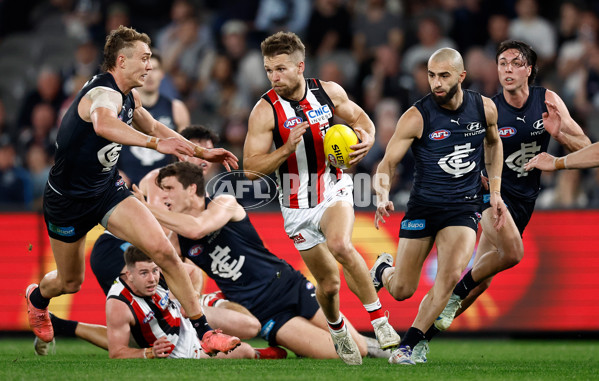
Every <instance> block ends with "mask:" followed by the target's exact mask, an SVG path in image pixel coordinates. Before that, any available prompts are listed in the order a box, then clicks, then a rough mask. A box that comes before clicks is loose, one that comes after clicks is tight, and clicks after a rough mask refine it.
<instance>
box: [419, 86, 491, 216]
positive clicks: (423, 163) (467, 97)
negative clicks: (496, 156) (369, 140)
mask: <svg viewBox="0 0 599 381" xmlns="http://www.w3.org/2000/svg"><path fill="white" fill-rule="evenodd" d="M463 91H464V100H463V102H462V104H461V105H460V107H458V109H457V110H447V109H444V108H442V107H441V106H439V105H438V104H437V103H436V102H435V101H434V99H433V98H432V95H431V94H428V95H427V96H425V97H424V98H422V99H420V100H419V101H418V102H416V103H415V104H414V106H415V107H416V108H417V109H418V111H420V114H421V115H422V119H423V131H422V136H421V137H420V138H419V139H415V140H414V142H413V143H412V147H411V148H412V152H413V153H414V157H415V161H416V170H415V173H414V187H413V188H412V192H411V195H410V200H411V201H415V202H418V203H424V204H434V205H440V204H455V203H471V202H479V201H478V200H479V199H480V196H479V192H480V187H481V182H480V170H481V167H482V166H483V163H484V161H483V141H484V138H485V134H486V131H487V121H486V117H485V110H484V106H483V100H482V97H481V95H480V94H478V93H476V92H474V91H469V90H463Z"/></svg>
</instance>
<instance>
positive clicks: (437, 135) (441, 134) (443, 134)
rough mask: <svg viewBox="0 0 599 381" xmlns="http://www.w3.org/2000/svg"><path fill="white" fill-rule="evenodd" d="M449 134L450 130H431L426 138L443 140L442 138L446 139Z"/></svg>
mask: <svg viewBox="0 0 599 381" xmlns="http://www.w3.org/2000/svg"><path fill="white" fill-rule="evenodd" d="M449 135H451V132H449V131H448V130H437V131H434V132H431V133H430V135H429V136H428V138H429V139H430V140H443V139H447V138H448V137H449Z"/></svg>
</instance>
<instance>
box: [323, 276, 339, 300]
mask: <svg viewBox="0 0 599 381" xmlns="http://www.w3.org/2000/svg"><path fill="white" fill-rule="evenodd" d="M340 289H341V280H340V279H339V278H336V279H327V280H325V281H323V282H318V292H319V293H320V294H322V295H323V296H325V297H326V298H327V299H330V298H332V297H335V296H336V295H337V294H339V290H340Z"/></svg>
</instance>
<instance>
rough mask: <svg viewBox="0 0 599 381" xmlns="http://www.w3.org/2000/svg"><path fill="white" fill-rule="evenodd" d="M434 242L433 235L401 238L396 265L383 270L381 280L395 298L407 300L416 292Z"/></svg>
mask: <svg viewBox="0 0 599 381" xmlns="http://www.w3.org/2000/svg"><path fill="white" fill-rule="evenodd" d="M433 244H434V239H433V238H432V237H425V238H401V239H400V240H399V244H398V245H397V254H396V258H395V267H390V268H387V269H385V270H384V271H383V273H382V277H381V281H382V283H383V287H385V289H387V291H389V293H390V294H391V296H393V298H395V300H399V301H401V300H405V299H408V298H410V297H411V296H412V295H414V292H416V288H417V287H418V283H419V282H420V274H421V272H422V266H423V265H424V261H425V260H426V257H427V256H428V254H429V253H430V251H431V249H432V247H433Z"/></svg>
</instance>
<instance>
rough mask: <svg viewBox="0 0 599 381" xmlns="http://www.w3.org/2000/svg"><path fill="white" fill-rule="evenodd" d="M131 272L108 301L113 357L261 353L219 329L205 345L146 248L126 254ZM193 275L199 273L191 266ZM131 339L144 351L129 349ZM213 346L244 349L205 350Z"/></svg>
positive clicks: (129, 249) (207, 355) (190, 273)
mask: <svg viewBox="0 0 599 381" xmlns="http://www.w3.org/2000/svg"><path fill="white" fill-rule="evenodd" d="M125 263H126V272H125V275H124V276H122V277H120V278H118V279H117V281H116V282H115V284H114V285H113V286H112V288H111V289H110V292H109V293H108V299H107V301H106V323H107V327H106V329H107V337H108V341H107V346H108V352H109V354H110V357H111V358H166V357H169V358H197V359H199V358H207V357H209V356H216V357H217V358H256V357H259V355H257V352H256V351H255V350H254V349H253V348H252V347H251V346H250V345H249V344H247V343H241V342H240V340H239V339H238V338H237V337H231V336H224V335H220V334H219V330H216V331H214V333H213V334H212V335H210V336H209V337H204V341H202V342H200V341H199V339H198V337H197V335H196V334H195V329H194V327H193V326H192V324H191V322H190V320H189V319H188V318H187V317H185V316H184V313H183V311H182V310H181V306H180V304H179V302H178V301H177V300H174V299H171V298H170V291H169V289H168V286H167V285H166V282H165V280H164V278H163V277H162V275H161V273H160V269H159V268H158V266H157V265H156V264H155V263H154V262H152V260H151V259H150V258H149V257H147V256H146V255H145V254H144V253H143V252H142V251H141V250H139V249H137V248H135V247H133V246H131V247H129V248H128V249H127V251H126V252H125ZM185 268H186V269H187V270H188V272H189V275H190V277H193V276H194V273H197V271H196V269H195V267H194V266H191V265H185ZM130 338H132V339H133V341H134V342H135V343H136V344H137V345H138V346H139V347H140V348H132V347H130V346H129V342H130ZM208 342H210V346H209V347H210V348H219V347H223V348H225V347H230V346H232V345H235V344H237V345H238V348H237V349H235V350H233V351H230V352H229V353H222V352H220V353H216V352H215V351H212V352H208V353H206V352H204V348H206V347H205V345H206V343H208Z"/></svg>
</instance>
